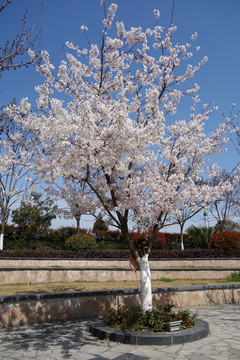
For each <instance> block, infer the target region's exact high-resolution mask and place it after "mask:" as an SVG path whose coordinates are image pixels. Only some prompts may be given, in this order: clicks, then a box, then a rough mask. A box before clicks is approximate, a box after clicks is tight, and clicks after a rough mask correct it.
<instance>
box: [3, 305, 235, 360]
mask: <svg viewBox="0 0 240 360" xmlns="http://www.w3.org/2000/svg"><path fill="white" fill-rule="evenodd" d="M191 310H192V311H194V312H197V314H198V317H199V318H200V319H203V320H206V321H207V322H208V323H209V327H210V334H209V335H208V337H206V338H204V339H201V340H199V341H195V342H192V343H185V344H179V345H172V346H136V345H124V344H118V343H112V342H109V341H105V340H103V341H100V340H98V339H97V338H95V337H94V336H92V335H91V334H90V333H89V332H88V327H89V323H90V321H89V320H87V321H86V320H84V321H78V320H74V321H66V322H55V323H45V324H35V325H31V326H19V327H11V328H5V329H0V360H15V359H16V360H18V359H21V360H154V359H160V360H161V359H162V360H171V359H177V360H239V359H240V304H234V305H217V306H204V307H198V308H191Z"/></svg>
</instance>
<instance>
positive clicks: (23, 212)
mask: <svg viewBox="0 0 240 360" xmlns="http://www.w3.org/2000/svg"><path fill="white" fill-rule="evenodd" d="M56 211H57V206H56V205H54V202H53V200H52V199H50V198H46V199H43V200H42V194H38V193H32V194H31V196H30V197H29V199H28V200H27V201H22V202H21V204H20V207H19V208H18V209H16V210H13V211H12V221H13V223H15V224H17V225H25V226H32V225H35V226H39V227H42V228H48V227H50V226H51V222H52V220H53V219H55V218H56Z"/></svg>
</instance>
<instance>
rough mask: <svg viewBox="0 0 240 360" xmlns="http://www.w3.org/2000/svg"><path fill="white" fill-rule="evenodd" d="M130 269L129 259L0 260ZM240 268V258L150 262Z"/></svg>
mask: <svg viewBox="0 0 240 360" xmlns="http://www.w3.org/2000/svg"><path fill="white" fill-rule="evenodd" d="M51 266H52V267H54V266H60V267H64V268H65V267H94V266H97V267H128V266H129V261H128V259H125V260H124V259H122V260H120V259H34V258H25V259H20V258H18V259H17V258H0V268H2V267H37V268H38V267H51ZM188 266H191V267H224V268H231V267H240V258H233V259H229V258H226V259H220V258H219V259H156V260H150V267H151V268H169V267H170V268H171V267H188Z"/></svg>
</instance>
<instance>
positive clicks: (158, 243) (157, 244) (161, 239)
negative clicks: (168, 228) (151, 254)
mask: <svg viewBox="0 0 240 360" xmlns="http://www.w3.org/2000/svg"><path fill="white" fill-rule="evenodd" d="M131 235H132V241H133V242H134V243H136V244H137V247H138V246H141V244H142V243H143V242H144V241H145V238H146V234H142V233H132V234H131ZM165 246H166V239H165V236H164V235H163V234H162V233H160V232H158V233H157V234H156V237H155V239H154V242H153V249H164V248H165Z"/></svg>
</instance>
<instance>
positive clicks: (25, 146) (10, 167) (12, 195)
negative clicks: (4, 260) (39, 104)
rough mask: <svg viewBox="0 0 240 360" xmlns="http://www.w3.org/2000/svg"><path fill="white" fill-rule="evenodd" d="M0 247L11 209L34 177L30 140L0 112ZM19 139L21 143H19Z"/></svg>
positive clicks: (27, 135) (10, 119) (17, 125)
mask: <svg viewBox="0 0 240 360" xmlns="http://www.w3.org/2000/svg"><path fill="white" fill-rule="evenodd" d="M0 136H1V137H0V216H1V217H0V220H1V235H0V250H2V249H3V240H4V230H5V225H6V224H7V221H8V216H9V214H10V208H11V207H12V206H13V205H14V204H15V203H16V202H17V201H18V200H19V199H21V197H23V196H24V195H25V194H26V193H27V192H28V190H29V189H30V187H31V186H32V184H33V182H34V181H35V180H36V178H37V176H36V175H34V174H33V172H32V171H31V166H30V162H31V160H30V159H31V157H32V155H33V154H32V152H31V150H30V144H29V140H30V138H31V134H30V131H28V130H27V131H25V130H24V129H22V128H21V126H20V125H19V124H17V123H16V122H15V121H14V120H13V119H12V118H11V117H8V116H6V115H5V114H4V113H3V114H1V115H0ZM19 140H21V142H19Z"/></svg>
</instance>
